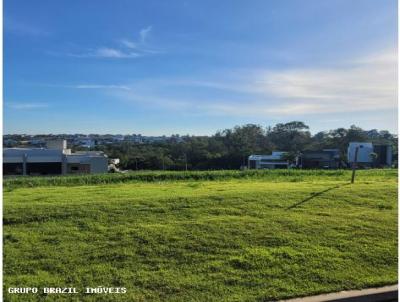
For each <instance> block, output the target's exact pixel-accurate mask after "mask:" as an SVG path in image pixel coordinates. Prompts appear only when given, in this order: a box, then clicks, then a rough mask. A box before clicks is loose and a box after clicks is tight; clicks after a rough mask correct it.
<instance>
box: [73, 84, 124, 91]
mask: <svg viewBox="0 0 400 302" xmlns="http://www.w3.org/2000/svg"><path fill="white" fill-rule="evenodd" d="M68 87H71V88H77V89H121V90H131V88H130V87H128V86H124V85H97V84H81V85H75V86H68Z"/></svg>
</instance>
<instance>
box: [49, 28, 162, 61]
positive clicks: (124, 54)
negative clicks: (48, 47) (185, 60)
mask: <svg viewBox="0 0 400 302" xmlns="http://www.w3.org/2000/svg"><path fill="white" fill-rule="evenodd" d="M151 30H152V26H148V27H146V28H143V29H141V30H140V31H139V41H137V42H136V41H131V40H128V39H122V40H119V41H118V43H119V47H99V48H96V49H90V50H87V51H86V52H81V53H67V55H68V56H70V57H75V58H112V59H128V58H138V57H142V56H146V55H152V54H158V53H161V51H159V50H156V49H151V48H148V47H147V46H146V45H145V44H146V39H147V37H148V35H149V34H150V32H151ZM121 46H122V47H121ZM48 53H50V54H53V55H58V53H57V52H52V51H50V52H49V51H48Z"/></svg>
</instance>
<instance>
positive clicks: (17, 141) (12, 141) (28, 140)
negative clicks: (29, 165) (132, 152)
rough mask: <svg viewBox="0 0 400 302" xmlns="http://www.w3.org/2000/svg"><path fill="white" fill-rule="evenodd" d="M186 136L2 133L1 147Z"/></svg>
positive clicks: (176, 139) (140, 141)
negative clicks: (57, 142) (63, 141)
mask: <svg viewBox="0 0 400 302" xmlns="http://www.w3.org/2000/svg"><path fill="white" fill-rule="evenodd" d="M187 138H189V136H180V135H179V134H176V135H171V136H165V135H163V136H143V135H141V134H130V135H123V134H88V135H85V134H48V135H47V134H46V135H44V134H38V135H28V134H6V135H3V147H6V148H14V147H29V148H35V147H36V148H44V147H46V142H47V141H49V140H56V139H64V140H66V141H67V143H68V146H71V147H75V148H87V149H90V148H95V147H96V146H103V145H112V144H116V143H123V142H128V143H133V144H154V143H165V142H169V143H172V142H175V143H181V142H183V141H184V140H185V139H187Z"/></svg>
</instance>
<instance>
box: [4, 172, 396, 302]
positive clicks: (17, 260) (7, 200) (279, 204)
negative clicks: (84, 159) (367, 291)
mask: <svg viewBox="0 0 400 302" xmlns="http://www.w3.org/2000/svg"><path fill="white" fill-rule="evenodd" d="M246 173H247V174H246ZM252 173H253V174H252ZM349 179H350V172H349V171H290V172H288V171H268V172H229V171H219V172H188V173H184V172H142V173H137V174H128V175H105V176H87V177H82V178H79V177H58V178H30V179H27V178H19V179H8V180H6V181H5V182H4V287H5V288H8V287H11V286H12V287H34V286H36V287H49V286H55V287H76V288H78V290H83V288H84V287H86V286H89V287H97V286H104V287H126V288H127V293H126V294H109V295H96V294H92V295H85V294H83V293H80V294H75V295H53V296H47V297H46V296H44V295H42V294H36V295H10V294H7V293H6V292H5V293H4V295H5V301H24V302H25V301H271V300H276V299H280V298H288V297H294V296H304V295H311V294H318V293H323V292H332V291H339V290H343V289H355V288H365V287H371V286H380V285H386V284H393V283H396V282H397V171H396V170H370V171H359V172H358V175H357V179H356V183H355V184H353V185H351V184H349ZM83 184H86V185H83Z"/></svg>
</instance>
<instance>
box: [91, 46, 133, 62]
mask: <svg viewBox="0 0 400 302" xmlns="http://www.w3.org/2000/svg"><path fill="white" fill-rule="evenodd" d="M94 56H95V57H99V58H118V59H120V58H137V57H139V56H140V54H138V53H136V52H124V51H121V50H118V49H114V48H107V47H102V48H99V49H97V50H96V52H95V53H94Z"/></svg>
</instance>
